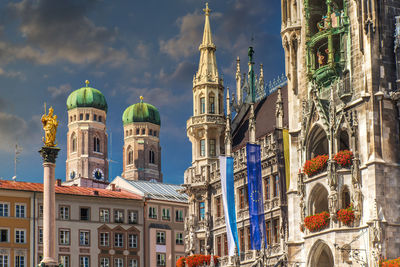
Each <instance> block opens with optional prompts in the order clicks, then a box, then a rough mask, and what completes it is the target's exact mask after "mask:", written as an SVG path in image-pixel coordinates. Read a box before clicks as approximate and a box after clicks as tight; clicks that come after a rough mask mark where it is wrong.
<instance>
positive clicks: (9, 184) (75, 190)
mask: <svg viewBox="0 0 400 267" xmlns="http://www.w3.org/2000/svg"><path fill="white" fill-rule="evenodd" d="M54 182H56V181H54ZM0 189H7V190H20V191H33V192H43V184H40V183H28V182H16V181H9V180H0ZM95 191H97V193H95ZM56 194H65V195H78V196H92V197H108V198H123V199H142V197H141V196H139V195H136V194H133V193H130V192H128V191H125V190H120V191H119V190H118V191H112V190H109V189H101V188H91V187H79V186H57V185H56Z"/></svg>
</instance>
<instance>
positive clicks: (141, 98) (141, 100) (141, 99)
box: [139, 95, 143, 103]
mask: <svg viewBox="0 0 400 267" xmlns="http://www.w3.org/2000/svg"><path fill="white" fill-rule="evenodd" d="M139 98H140V103H143V96H142V95H141V96H140V97H139Z"/></svg>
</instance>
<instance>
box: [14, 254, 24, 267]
mask: <svg viewBox="0 0 400 267" xmlns="http://www.w3.org/2000/svg"><path fill="white" fill-rule="evenodd" d="M25 266H26V265H25V256H23V255H16V256H15V267H25Z"/></svg>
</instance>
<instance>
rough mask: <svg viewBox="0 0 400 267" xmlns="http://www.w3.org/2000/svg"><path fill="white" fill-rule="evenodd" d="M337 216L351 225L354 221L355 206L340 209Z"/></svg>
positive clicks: (344, 222)
mask: <svg viewBox="0 0 400 267" xmlns="http://www.w3.org/2000/svg"><path fill="white" fill-rule="evenodd" d="M337 218H338V220H339V221H341V222H342V223H343V224H345V225H347V226H349V225H351V224H352V223H353V222H354V218H355V217H354V210H353V207H352V206H351V205H350V207H348V208H347V209H340V210H338V212H337Z"/></svg>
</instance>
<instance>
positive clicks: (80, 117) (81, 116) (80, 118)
mask: <svg viewBox="0 0 400 267" xmlns="http://www.w3.org/2000/svg"><path fill="white" fill-rule="evenodd" d="M79 120H81V121H82V120H83V114H82V113H81V114H79Z"/></svg>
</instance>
